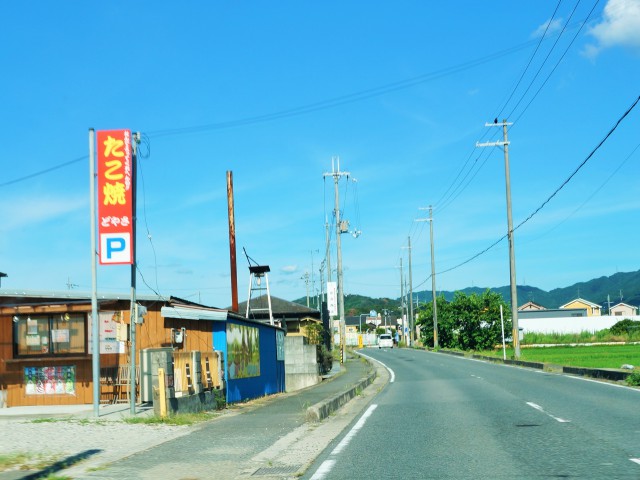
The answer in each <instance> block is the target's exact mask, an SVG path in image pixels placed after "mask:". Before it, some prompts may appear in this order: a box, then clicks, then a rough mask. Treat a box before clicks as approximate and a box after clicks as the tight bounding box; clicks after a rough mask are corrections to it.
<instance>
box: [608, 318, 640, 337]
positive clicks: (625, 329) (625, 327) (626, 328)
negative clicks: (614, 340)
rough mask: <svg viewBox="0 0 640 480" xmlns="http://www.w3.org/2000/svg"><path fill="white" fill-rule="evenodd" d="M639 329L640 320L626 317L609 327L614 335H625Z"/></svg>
mask: <svg viewBox="0 0 640 480" xmlns="http://www.w3.org/2000/svg"><path fill="white" fill-rule="evenodd" d="M638 329H640V322H638V321H635V320H629V319H628V318H625V319H624V320H620V321H619V322H617V323H616V324H615V325H613V326H612V327H611V328H610V329H609V331H610V332H611V333H612V334H613V335H625V334H630V333H635V332H637V331H638Z"/></svg>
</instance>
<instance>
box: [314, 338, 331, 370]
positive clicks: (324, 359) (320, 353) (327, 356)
mask: <svg viewBox="0 0 640 480" xmlns="http://www.w3.org/2000/svg"><path fill="white" fill-rule="evenodd" d="M316 352H317V359H318V365H319V366H320V375H324V374H326V373H328V372H329V371H331V368H333V354H332V353H331V352H330V351H329V350H327V347H325V346H324V345H317V346H316Z"/></svg>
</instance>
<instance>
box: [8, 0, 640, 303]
mask: <svg viewBox="0 0 640 480" xmlns="http://www.w3.org/2000/svg"><path fill="white" fill-rule="evenodd" d="M592 9H593V10H592ZM0 19H1V20H0V22H1V23H2V27H1V28H0V41H1V44H2V45H3V47H2V49H1V51H0V52H1V53H0V58H1V62H2V66H3V75H1V76H0V91H2V92H3V95H2V97H3V100H2V115H1V116H0V129H1V131H2V138H3V142H2V144H3V148H2V150H1V153H0V156H1V157H0V158H1V159H2V160H1V165H2V174H1V176H0V219H2V220H1V221H0V271H2V272H5V273H7V274H8V275H9V276H8V277H7V278H4V279H2V288H3V289H11V290H22V289H29V290H66V289H67V288H69V287H68V284H71V285H73V286H72V287H71V288H73V289H75V290H78V291H89V290H90V288H91V267H90V265H91V264H90V258H91V251H90V211H89V164H88V129H89V128H90V127H93V128H95V129H96V130H106V129H119V128H128V129H131V130H132V131H139V132H141V133H142V134H143V138H144V140H145V141H144V143H143V145H141V152H142V153H143V154H144V155H141V158H139V170H138V172H139V173H138V175H139V177H138V178H139V182H138V244H137V245H138V247H137V248H138V264H139V269H140V275H139V276H138V291H139V292H140V293H152V290H155V291H157V292H159V293H160V294H162V295H165V296H168V295H174V296H179V297H182V298H187V299H189V300H193V301H200V302H202V303H205V304H208V305H214V306H218V307H226V306H228V305H230V304H231V293H230V292H231V287H230V279H229V271H230V267H229V246H228V224H227V203H226V172H227V171H232V172H233V179H234V189H235V219H236V233H237V239H236V242H237V250H238V262H237V265H238V272H239V278H238V288H239V296H240V300H241V301H242V300H245V299H246V296H247V291H248V285H249V277H248V268H247V266H248V264H247V262H246V259H245V258H244V255H243V253H242V248H243V247H244V248H246V251H247V253H248V254H249V255H250V256H251V257H252V258H253V259H255V260H256V261H257V262H258V263H260V264H268V265H270V267H271V273H270V274H269V280H270V287H271V293H272V295H275V296H278V297H281V298H285V299H290V300H291V299H294V298H299V297H303V296H305V295H306V285H305V282H304V280H303V279H302V277H303V276H304V274H305V272H309V274H310V275H311V274H312V272H313V280H314V286H315V289H316V290H319V289H320V278H319V272H318V269H319V266H320V262H321V261H322V260H323V259H324V247H325V230H324V223H325V216H326V217H328V218H329V221H331V220H332V218H331V216H332V209H333V182H332V180H331V179H330V178H329V179H326V180H325V179H324V177H323V174H324V173H327V172H330V171H331V168H332V167H331V165H332V158H333V157H339V158H340V167H341V170H343V171H347V172H350V174H351V176H350V177H349V180H347V179H346V178H343V179H342V180H341V181H340V185H339V187H340V188H339V191H340V199H341V209H342V211H343V216H344V218H346V219H348V220H349V221H350V229H351V230H352V231H356V230H359V231H361V232H362V234H361V235H360V236H358V237H357V238H354V236H353V235H343V236H342V237H341V240H342V253H343V264H344V285H345V293H346V294H362V295H368V296H372V297H382V296H388V297H393V298H396V297H398V296H399V295H400V271H399V268H398V267H399V264H400V259H401V258H402V259H403V260H402V261H403V264H404V274H405V276H406V275H407V274H408V263H409V260H408V249H407V248H406V247H407V243H408V238H409V237H411V242H412V253H411V256H412V272H413V287H414V290H423V289H430V288H431V281H430V280H429V274H430V270H431V266H430V254H429V228H428V223H426V222H417V221H416V219H420V218H425V217H426V216H427V212H426V211H425V210H420V208H424V207H427V206H429V205H433V206H434V244H435V259H436V262H435V263H436V272H437V273H436V280H437V288H438V290H440V289H446V290H455V289H461V288H465V287H468V286H479V287H497V286H503V285H508V283H509V263H508V247H507V242H506V240H503V241H502V242H500V243H498V244H497V245H495V246H494V247H493V248H491V249H489V250H488V251H487V252H486V253H484V254H482V255H480V256H478V257H477V258H475V259H474V260H472V261H469V262H467V263H464V262H466V261H467V260H469V259H470V258H472V257H474V256H475V255H476V254H478V253H479V252H482V251H484V250H485V249H487V248H488V247H489V246H491V245H492V244H494V243H495V242H496V241H497V240H498V239H500V238H501V237H503V236H504V235H505V233H506V230H507V226H506V200H505V174H504V159H503V152H502V150H501V149H500V148H499V147H488V148H476V147H475V145H476V142H478V141H481V142H486V141H496V140H498V139H499V135H500V130H501V129H499V128H493V127H485V122H493V120H494V118H496V117H499V118H500V120H502V119H503V118H506V119H507V120H508V121H509V122H514V124H513V125H512V126H511V127H510V129H509V140H510V142H511V144H510V146H509V154H510V166H511V189H512V202H513V221H514V225H519V224H520V223H521V222H522V221H524V220H525V219H527V218H528V217H529V216H530V215H531V214H532V213H533V212H535V211H536V209H538V208H539V207H540V206H541V205H542V204H544V202H545V201H546V200H547V199H548V198H549V197H550V196H551V195H552V194H553V193H554V192H555V191H556V190H557V189H558V188H559V187H560V186H561V185H562V184H563V182H565V180H567V179H568V178H569V177H570V175H571V174H572V173H573V172H574V171H576V169H578V167H579V166H580V165H581V164H582V163H583V162H585V160H587V158H588V156H589V154H590V153H591V152H592V151H593V150H594V149H595V148H596V146H597V145H598V143H599V142H600V141H601V140H602V139H603V138H604V137H605V135H606V134H607V133H608V132H609V131H610V130H611V129H612V128H613V127H614V125H615V124H616V122H617V121H618V120H619V119H620V118H621V117H622V116H623V114H624V113H625V112H626V111H627V110H628V109H629V108H630V107H631V106H632V105H633V104H634V102H635V101H636V100H637V98H638V95H639V94H640V90H639V89H638V85H639V82H638V80H639V78H640V75H639V74H640V55H639V54H640V1H639V0H633V1H632V0H609V1H608V2H606V1H600V2H595V7H594V2H592V1H591V2H580V3H578V4H577V5H576V3H575V2H568V1H563V2H560V3H558V2H557V1H546V0H545V1H542V0H540V1H535V2H531V1H530V2H507V1H496V2H491V3H490V4H488V3H486V2H477V1H459V2H424V1H418V0H416V1H410V0H407V1H399V2H379V1H375V2H366V4H365V3H364V2H344V1H323V2H299V1H298V2H294V1H281V2H266V1H253V2H179V3H177V2H164V1H157V2H62V3H61V2H57V3H51V2H31V3H30V4H29V7H28V8H26V7H25V6H24V5H23V4H21V3H19V2H13V3H7V4H4V5H3V6H2V14H1V15H0ZM547 25H548V28H547ZM563 28H564V31H563ZM545 31H546V35H545V37H544V38H543V37H542V35H543V33H544V32H545ZM561 32H562V34H561ZM560 34H561V35H560ZM541 39H542V40H541ZM639 127H640V107H638V108H634V109H633V110H632V111H631V112H630V113H629V114H628V116H626V117H625V119H624V120H623V121H622V122H621V123H620V124H619V125H618V127H617V128H616V129H615V131H614V132H613V133H612V134H611V136H610V137H609V138H608V139H607V141H606V142H605V143H604V144H603V145H602V147H600V148H599V149H598V150H597V151H596V152H595V154H594V155H593V156H591V157H589V158H588V160H587V161H586V163H584V165H583V166H582V167H581V168H580V169H579V170H578V172H577V173H576V174H575V175H574V176H573V177H571V180H570V181H569V182H568V183H566V185H564V187H563V188H562V189H561V190H560V191H559V192H558V193H557V194H556V195H555V196H553V198H552V199H551V200H550V201H549V202H548V203H546V204H545V205H544V207H543V208H542V209H541V210H540V211H538V212H537V213H536V214H535V215H534V216H533V217H531V219H530V220H528V221H527V222H526V223H525V224H523V225H522V226H521V227H520V228H518V229H517V230H516V233H515V253H516V271H517V281H518V284H527V285H532V286H536V287H539V288H542V289H545V290H550V289H553V288H557V287H564V286H567V285H571V284H573V283H575V282H579V281H583V280H589V279H591V278H595V277H599V276H603V275H607V276H608V275H612V274H614V273H616V272H619V271H635V270H637V269H638V268H639V265H638V240H637V235H638V232H639V229H638V216H639V213H640V197H639V196H638V181H639V180H638V179H639V178H640V176H639V173H640V166H639V162H640V152H638V151H636V150H635V149H636V148H637V147H638V142H639V138H640V136H639V135H638V132H639V131H640V130H639ZM331 239H332V252H334V253H333V255H334V257H333V259H332V267H333V268H334V269H335V267H336V260H335V230H333V232H332V235H331ZM463 263H464V264H463ZM460 264H463V265H461V266H458V265H460ZM312 265H313V268H312ZM310 278H311V277H310ZM129 284H130V272H129V268H128V267H123V266H103V267H99V269H98V288H99V290H100V291H109V292H122V293H125V294H126V292H128V291H129V288H130V287H129ZM311 286H312V285H311V283H310V284H309V288H310V289H311ZM576 293H577V292H576ZM611 293H612V295H613V294H615V293H617V292H611Z"/></svg>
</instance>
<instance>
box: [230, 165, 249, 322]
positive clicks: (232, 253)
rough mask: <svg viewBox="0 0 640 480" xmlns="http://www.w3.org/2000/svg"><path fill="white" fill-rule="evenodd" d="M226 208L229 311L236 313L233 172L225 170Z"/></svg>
mask: <svg viewBox="0 0 640 480" xmlns="http://www.w3.org/2000/svg"><path fill="white" fill-rule="evenodd" d="M227 208H228V211H229V263H230V267H231V310H233V311H234V312H236V313H238V268H237V263H236V220H235V213H234V206H233V172H232V171H230V170H227ZM247 301H248V300H247Z"/></svg>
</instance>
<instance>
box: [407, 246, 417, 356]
mask: <svg viewBox="0 0 640 480" xmlns="http://www.w3.org/2000/svg"><path fill="white" fill-rule="evenodd" d="M407 238H408V239H409V246H408V247H406V248H407V249H408V250H409V305H408V309H409V311H408V314H409V319H408V320H407V323H408V324H409V344H408V346H412V345H413V342H414V340H415V333H414V325H413V278H412V274H411V237H407Z"/></svg>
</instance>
